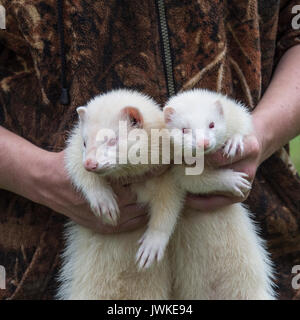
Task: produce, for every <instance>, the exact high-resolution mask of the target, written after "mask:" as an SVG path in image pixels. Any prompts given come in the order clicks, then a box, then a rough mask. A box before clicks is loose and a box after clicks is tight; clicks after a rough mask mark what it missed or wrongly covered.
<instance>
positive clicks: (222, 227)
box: [164, 89, 275, 299]
mask: <svg viewBox="0 0 300 320" xmlns="http://www.w3.org/2000/svg"><path fill="white" fill-rule="evenodd" d="M164 115H165V121H166V124H167V127H168V128H170V129H173V128H179V129H182V130H184V131H187V130H190V129H192V130H195V129H201V130H202V133H203V136H202V139H201V141H197V138H196V137H195V136H193V143H192V144H191V146H190V147H191V148H195V145H197V144H198V145H199V144H200V145H202V147H204V152H205V153H210V152H213V151H216V150H218V149H220V147H222V146H223V147H224V153H225V154H227V155H228V156H230V157H233V156H235V155H236V154H237V152H243V137H244V136H246V135H249V134H251V132H252V130H253V129H252V121H251V116H250V113H249V112H248V111H247V109H246V108H245V107H244V106H243V105H242V104H240V103H237V102H235V101H234V100H231V99H229V98H228V97H226V96H223V95H221V94H218V93H215V92H210V91H207V90H202V89H195V90H191V91H186V92H183V93H180V94H178V95H176V96H174V97H171V99H170V100H169V101H168V102H167V103H166V107H165V108H164ZM172 171H173V174H174V179H175V181H176V185H178V186H179V187H180V190H181V192H180V195H179V197H182V198H184V197H185V196H186V193H187V192H189V193H193V194H208V193H211V192H226V193H228V192H230V193H232V194H233V195H236V196H241V195H243V194H244V193H246V192H248V191H249V190H250V187H251V186H250V183H249V182H248V181H247V180H246V177H247V175H246V174H244V173H240V172H234V171H233V170H231V169H215V168H210V167H207V166H206V167H205V168H204V171H203V172H202V174H201V175H200V176H199V175H198V176H197V175H186V174H185V166H184V165H175V166H174V168H173V169H172ZM257 231H258V230H257V227H256V225H255V224H254V222H253V221H252V219H251V214H250V212H249V211H248V210H247V209H246V207H245V206H243V205H242V204H240V203H237V204H233V205H229V206H226V207H224V208H221V209H218V210H216V211H213V212H205V213H198V212H197V211H196V210H193V209H185V211H184V212H183V214H182V215H181V218H180V221H179V223H178V224H177V229H176V231H175V233H174V236H173V238H172V242H171V247H170V251H171V252H172V254H171V260H170V263H171V266H172V273H173V278H174V284H173V285H174V287H173V292H172V295H173V296H172V297H173V298H174V299H274V297H275V295H274V291H273V283H272V278H273V270H272V264H271V261H270V259H269V255H268V253H267V251H266V249H265V244H264V242H263V240H262V239H261V238H260V237H259V235H258V232H257Z"/></svg>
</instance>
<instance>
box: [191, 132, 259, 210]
mask: <svg viewBox="0 0 300 320" xmlns="http://www.w3.org/2000/svg"><path fill="white" fill-rule="evenodd" d="M261 154H262V146H261V142H260V138H259V136H256V135H250V136H247V137H245V138H244V152H243V154H241V153H240V152H239V153H238V154H237V155H236V156H235V157H233V158H228V157H227V156H226V155H223V150H222V149H221V150H218V151H217V152H215V153H213V154H209V155H207V156H205V162H207V163H209V165H212V166H214V167H217V168H230V169H232V170H234V171H236V172H244V173H246V174H247V175H248V180H249V181H250V182H252V181H253V180H254V177H255V174H256V170H257V168H258V166H259V165H260V163H261ZM248 194H249V192H248ZM248 194H246V195H245V196H244V197H236V196H233V195H230V194H219V193H216V194H209V195H192V194H188V196H187V198H186V206H187V207H190V208H193V209H197V210H198V211H213V210H216V209H218V208H221V207H224V206H228V205H231V204H233V203H236V202H243V201H245V200H246V199H247V197H248Z"/></svg>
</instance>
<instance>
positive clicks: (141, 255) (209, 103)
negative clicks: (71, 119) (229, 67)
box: [58, 90, 273, 299]
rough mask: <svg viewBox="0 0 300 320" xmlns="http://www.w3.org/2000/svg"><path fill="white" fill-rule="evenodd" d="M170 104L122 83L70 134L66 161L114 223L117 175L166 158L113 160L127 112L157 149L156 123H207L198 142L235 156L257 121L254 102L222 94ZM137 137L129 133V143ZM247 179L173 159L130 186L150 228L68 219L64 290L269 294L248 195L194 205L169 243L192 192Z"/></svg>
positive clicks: (79, 293) (228, 188)
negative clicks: (111, 230) (192, 170)
mask: <svg viewBox="0 0 300 320" xmlns="http://www.w3.org/2000/svg"><path fill="white" fill-rule="evenodd" d="M167 106H168V107H166V108H165V110H164V114H163V113H162V112H161V111H160V109H159V107H158V106H157V104H156V103H155V102H154V101H153V100H152V99H150V98H148V97H146V96H144V95H141V94H139V93H138V92H134V91H128V90H117V91H112V92H109V93H107V94H103V95H100V96H97V97H96V98H95V99H93V100H92V101H90V102H89V103H88V105H87V106H86V107H80V108H78V109H77V111H78V114H79V118H80V121H79V124H78V125H77V126H76V127H75V128H74V130H73V132H72V135H71V136H70V138H69V141H68V146H67V148H66V168H67V171H68V174H69V176H70V178H71V180H72V182H73V184H74V186H75V187H76V188H77V189H78V190H79V191H81V192H82V193H83V195H84V196H85V198H86V199H87V201H88V202H89V203H90V205H91V208H92V210H93V212H94V213H95V214H96V215H100V216H101V217H102V219H103V221H105V222H106V223H110V224H115V223H116V221H117V219H118V215H119V209H118V206H117V203H116V201H115V195H114V194H113V190H112V189H111V187H110V185H109V181H111V180H114V179H115V180H117V181H118V180H120V179H126V178H134V177H138V176H142V175H143V174H145V173H147V172H151V171H152V170H155V169H157V168H159V167H160V166H161V164H153V165H151V164H135V165H134V164H132V163H128V162H127V163H125V164H120V161H119V160H120V159H117V160H118V161H117V163H115V162H114V161H113V160H114V156H115V155H116V154H115V148H116V145H118V144H119V142H120V144H119V147H120V145H122V146H123V145H124V141H122V143H121V141H119V140H120V139H121V137H120V132H119V131H118V130H119V121H121V120H122V121H126V124H127V125H126V127H127V130H128V132H129V133H130V132H132V131H133V130H134V129H136V128H142V129H144V130H145V131H146V132H147V137H148V142H149V143H147V145H146V146H144V147H145V148H146V149H147V148H148V149H149V150H148V151H149V154H151V151H153V150H157V149H161V145H160V143H159V141H157V145H155V144H154V145H153V140H152V139H151V129H162V128H165V126H166V125H167V127H169V128H179V129H195V128H200V129H202V130H204V132H205V135H204V139H202V141H201V142H199V141H196V138H197V137H196V138H193V139H192V144H191V145H190V147H191V148H194V147H195V146H194V145H193V144H194V143H202V146H203V147H204V149H205V151H206V152H212V151H214V150H217V149H218V148H219V147H220V146H222V145H223V144H225V149H224V151H225V152H227V153H228V154H229V155H230V156H234V155H235V153H236V152H237V151H238V150H241V151H242V149H243V140H242V139H243V136H244V135H247V134H249V133H251V130H252V126H251V117H250V115H249V114H248V113H247V111H246V109H244V108H243V106H241V105H238V104H236V103H235V102H234V101H232V100H230V99H228V98H226V97H224V96H221V95H219V94H216V93H211V92H208V91H203V90H194V91H189V92H186V93H183V94H179V95H178V96H175V97H173V98H171V99H170V101H169V102H168V104H167ZM100 129H105V130H106V129H111V130H113V133H112V132H111V131H108V132H107V133H106V136H105V139H104V140H101V139H99V130H100ZM150 141H151V143H150ZM175 142H176V141H175ZM133 144H134V143H133V142H132V141H130V140H127V141H126V144H125V150H126V151H128V150H129V149H130V148H131V147H132V146H133ZM126 145H127V146H126ZM150 147H151V148H152V149H151V150H150ZM188 147H189V145H188V146H185V148H188ZM123 151H124V150H123ZM117 156H119V153H117ZM126 156H127V155H126ZM245 178H246V176H245V174H242V173H236V172H233V171H232V170H228V169H227V170H224V169H211V168H205V170H204V172H203V173H202V175H201V176H186V175H185V166H184V165H174V166H173V168H172V170H169V171H167V172H165V173H164V174H163V175H161V176H158V177H154V178H151V179H148V180H147V181H145V182H140V183H134V184H132V185H131V189H132V191H133V192H135V193H137V197H138V202H140V203H144V204H148V205H149V215H150V219H149V224H148V226H147V228H143V229H142V230H137V231H134V232H130V233H126V234H114V235H101V234H97V233H95V232H94V231H91V230H88V229H86V228H84V227H81V226H79V225H76V224H74V223H70V224H69V226H68V227H67V230H66V236H67V245H66V249H65V252H64V255H63V267H62V270H61V274H60V281H61V286H60V288H59V291H58V298H60V299H170V298H173V299H269V298H270V299H271V298H272V297H273V291H272V286H271V284H272V282H271V276H272V270H271V267H270V262H269V259H268V256H267V253H266V251H265V249H264V246H263V243H262V241H261V240H260V238H259V237H258V236H257V233H256V230H255V228H254V224H253V222H252V221H251V219H250V218H249V212H248V211H247V210H246V209H245V208H244V207H243V206H242V205H241V204H235V205H232V206H228V207H226V208H223V209H220V210H217V211H215V212H210V213H197V212H196V211H194V210H191V209H186V210H185V211H184V212H183V215H182V218H181V220H180V223H179V224H178V226H177V229H176V231H175V234H174V236H173V237H172V240H171V243H170V246H169V247H167V246H168V243H169V239H170V237H171V235H172V233H173V230H174V228H175V225H176V222H177V218H178V216H179V214H180V212H181V211H182V203H183V201H184V198H185V194H186V192H192V193H209V192H213V191H221V192H232V193H234V194H235V195H241V194H243V193H244V192H247V191H248V190H249V188H250V184H249V183H248V181H247V180H246V179H245ZM187 211H189V212H187ZM139 240H140V241H139ZM138 241H139V242H140V247H139V248H138ZM166 248H167V250H166ZM136 258H137V262H138V266H137V264H136V261H135V260H136ZM154 260H157V261H158V262H159V263H153V262H154ZM140 269H144V270H140Z"/></svg>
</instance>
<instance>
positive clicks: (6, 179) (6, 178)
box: [0, 127, 47, 200]
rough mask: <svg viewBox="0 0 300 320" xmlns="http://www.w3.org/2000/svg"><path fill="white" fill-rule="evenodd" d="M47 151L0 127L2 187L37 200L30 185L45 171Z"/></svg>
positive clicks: (0, 178) (0, 174)
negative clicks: (43, 159)
mask: <svg viewBox="0 0 300 320" xmlns="http://www.w3.org/2000/svg"><path fill="white" fill-rule="evenodd" d="M46 153H47V152H46V151H44V150H42V149H40V148H38V147H36V146H34V145H33V144H31V143H30V142H28V141H27V140H25V139H23V138H21V137H19V136H18V135H16V134H14V133H12V132H10V131H8V130H6V129H4V128H3V127H0V188H1V189H5V190H8V191H11V192H14V193H17V194H19V195H22V196H24V197H26V198H29V199H31V200H36V199H35V196H36V194H35V192H33V190H32V188H30V186H32V185H33V184H34V183H35V179H36V177H37V175H38V174H41V173H42V172H45V169H46V168H43V166H44V165H45V162H44V161H42V158H43V157H45V156H46Z"/></svg>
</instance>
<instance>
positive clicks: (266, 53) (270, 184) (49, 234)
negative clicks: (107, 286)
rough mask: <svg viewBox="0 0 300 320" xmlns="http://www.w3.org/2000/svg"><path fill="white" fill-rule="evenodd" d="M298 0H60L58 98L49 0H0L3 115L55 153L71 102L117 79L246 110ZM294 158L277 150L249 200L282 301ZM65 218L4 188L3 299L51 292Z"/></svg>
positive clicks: (296, 220)
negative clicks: (230, 100) (211, 93)
mask: <svg viewBox="0 0 300 320" xmlns="http://www.w3.org/2000/svg"><path fill="white" fill-rule="evenodd" d="M297 2H298V1H296V0H295V1H293V0H291V1H287V0H282V1H280V0H268V1H258V0H230V1H224V0H214V1H211V0H203V1H196V0H180V1H179V0H165V1H155V0H145V1H139V0H124V1H117V0H111V1H104V0H99V1H93V0H86V1H84V0H65V1H63V26H64V37H65V52H66V68H65V75H66V82H67V85H68V88H69V93H70V104H69V105H63V104H61V103H60V93H61V79H60V77H61V68H62V66H61V54H60V45H59V44H60V34H59V32H58V30H57V27H58V10H57V3H56V1H55V0H46V1H41V0H34V1H33V0H0V4H1V5H3V6H4V8H5V9H6V29H4V30H1V31H0V48H1V51H0V61H1V63H0V124H1V125H2V126H4V127H5V128H7V129H9V130H11V131H13V132H15V133H16V134H18V135H20V136H22V137H24V138H26V139H28V140H29V141H31V142H33V143H34V144H36V145H37V146H40V147H41V148H44V149H47V150H51V151H56V150H61V149H62V148H63V146H64V143H65V137H66V134H67V132H68V130H69V129H70V127H71V125H72V123H73V122H74V120H75V118H76V116H75V112H74V111H75V108H76V107H77V106H79V105H84V104H85V103H86V102H87V101H88V100H89V99H90V98H91V97H93V96H95V95H96V94H99V93H101V92H103V91H107V90H110V89H112V88H117V87H127V88H133V89H138V90H141V91H143V92H145V93H146V94H149V95H150V96H152V97H153V98H154V99H156V100H157V101H158V102H160V103H163V102H164V101H165V100H166V99H167V98H168V95H169V94H171V93H173V92H177V91H179V90H185V89H189V88H193V87H199V88H209V89H211V90H216V91H220V92H223V93H226V94H228V95H230V96H232V97H234V98H237V99H239V100H241V101H243V102H244V103H245V104H247V105H248V106H249V107H250V108H252V109H253V108H254V107H255V106H256V104H257V103H258V101H259V99H260V98H261V96H262V94H263V92H264V90H265V89H266V87H267V86H268V84H269V82H270V78H271V75H272V71H273V70H274V67H275V66H276V63H277V62H278V60H279V59H280V57H281V56H282V55H283V53H284V52H285V51H286V50H287V49H288V48H290V47H291V46H293V45H296V44H300V31H299V30H298V31H297V30H293V28H292V25H291V21H292V18H293V17H294V14H292V7H293V6H294V5H296V4H297ZM161 3H164V8H163V7H161ZM163 9H165V11H163ZM166 26H167V28H166ZM166 30H167V31H168V35H169V37H166ZM170 62H172V64H170ZM291 168H292V167H291V165H290V164H289V161H288V157H287V155H286V153H285V152H284V151H282V152H280V153H279V152H278V153H276V154H275V155H273V156H272V157H271V158H270V159H268V160H267V161H265V162H264V163H263V164H262V166H261V167H260V169H259V170H258V173H257V177H256V179H255V182H254V187H253V191H252V192H251V195H250V197H249V199H248V201H247V202H248V204H249V206H250V208H251V210H252V211H253V212H255V213H256V219H257V220H258V221H259V222H260V224H261V225H262V229H263V237H264V238H265V239H267V241H268V247H269V249H270V251H271V253H272V258H273V259H274V261H275V263H276V269H277V272H278V280H277V282H278V286H279V292H280V298H281V299H292V298H294V299H297V298H300V290H298V291H297V290H295V289H293V288H292V286H291V279H292V277H293V274H292V273H291V269H292V267H293V266H294V265H296V264H300V233H299V228H300V180H299V178H298V177H297V176H296V175H295V173H294V172H293V170H292V169H291ZM64 221H65V220H64V218H62V216H60V215H59V214H56V213H55V212H52V211H51V210H50V209H48V208H45V207H43V206H40V205H38V204H35V203H32V202H31V201H28V200H27V199H24V198H22V197H20V196H17V195H15V194H12V193H9V192H6V191H3V190H2V191H0V265H3V266H4V267H5V268H6V276H7V278H6V290H1V289H0V298H2V299H51V298H52V297H53V292H54V290H55V286H56V283H55V274H56V271H57V269H58V268H59V253H60V251H61V248H62V247H63V237H62V230H63V223H64Z"/></svg>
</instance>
